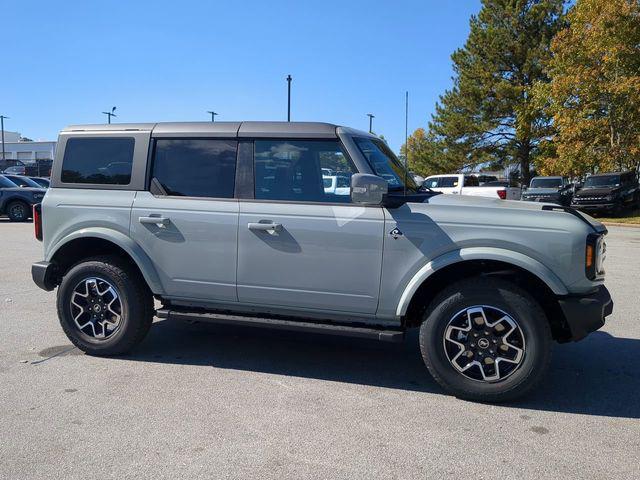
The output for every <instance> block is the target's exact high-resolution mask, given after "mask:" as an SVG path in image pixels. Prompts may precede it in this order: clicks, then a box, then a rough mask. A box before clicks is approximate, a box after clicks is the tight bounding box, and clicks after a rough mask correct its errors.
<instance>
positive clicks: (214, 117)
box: [207, 110, 220, 122]
mask: <svg viewBox="0 0 640 480" xmlns="http://www.w3.org/2000/svg"><path fill="white" fill-rule="evenodd" d="M207 113H210V114H211V121H212V122H215V121H216V115H220V114H219V113H217V112H213V111H211V110H207Z"/></svg>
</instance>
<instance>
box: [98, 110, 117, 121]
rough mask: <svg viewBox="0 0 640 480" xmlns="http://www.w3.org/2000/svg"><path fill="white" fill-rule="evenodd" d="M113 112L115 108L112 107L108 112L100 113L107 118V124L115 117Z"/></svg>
mask: <svg viewBox="0 0 640 480" xmlns="http://www.w3.org/2000/svg"><path fill="white" fill-rule="evenodd" d="M115 111H116V107H113V108H112V109H111V111H110V112H102V113H104V114H105V115H106V116H107V118H108V120H107V122H108V123H111V117H117V115H116V114H115V113H114V112H115Z"/></svg>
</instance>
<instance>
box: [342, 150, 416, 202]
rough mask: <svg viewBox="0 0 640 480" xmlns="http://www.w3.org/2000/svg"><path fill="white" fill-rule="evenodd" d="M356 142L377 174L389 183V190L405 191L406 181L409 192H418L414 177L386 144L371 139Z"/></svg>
mask: <svg viewBox="0 0 640 480" xmlns="http://www.w3.org/2000/svg"><path fill="white" fill-rule="evenodd" d="M354 141H355V142H356V145H358V149H360V152H361V153H362V155H364V157H365V158H366V159H367V161H368V162H369V165H371V168H372V169H373V171H374V172H375V174H376V175H378V176H379V177H382V178H384V179H385V180H386V181H387V182H388V183H389V190H403V189H404V184H405V179H406V184H407V189H408V190H412V191H414V192H415V191H417V190H418V186H417V185H416V182H415V181H414V179H413V176H412V175H411V174H410V173H409V172H408V171H406V170H405V168H404V165H403V164H402V163H401V162H400V160H398V158H397V157H396V156H395V154H394V153H393V152H392V151H391V150H390V149H389V147H388V146H387V144H386V143H384V142H383V141H382V140H377V139H374V138H370V137H354Z"/></svg>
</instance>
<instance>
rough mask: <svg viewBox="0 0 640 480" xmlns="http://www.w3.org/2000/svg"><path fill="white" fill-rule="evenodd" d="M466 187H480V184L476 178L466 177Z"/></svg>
mask: <svg viewBox="0 0 640 480" xmlns="http://www.w3.org/2000/svg"><path fill="white" fill-rule="evenodd" d="M464 186H465V187H478V186H480V182H479V181H478V179H477V178H476V177H473V176H470V177H464Z"/></svg>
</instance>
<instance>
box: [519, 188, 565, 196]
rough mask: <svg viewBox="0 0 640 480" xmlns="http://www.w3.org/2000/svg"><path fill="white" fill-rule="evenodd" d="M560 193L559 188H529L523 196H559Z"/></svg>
mask: <svg viewBox="0 0 640 480" xmlns="http://www.w3.org/2000/svg"><path fill="white" fill-rule="evenodd" d="M558 193H560V191H559V190H558V189H557V188H529V189H527V190H525V191H524V192H522V195H557V194H558Z"/></svg>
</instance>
